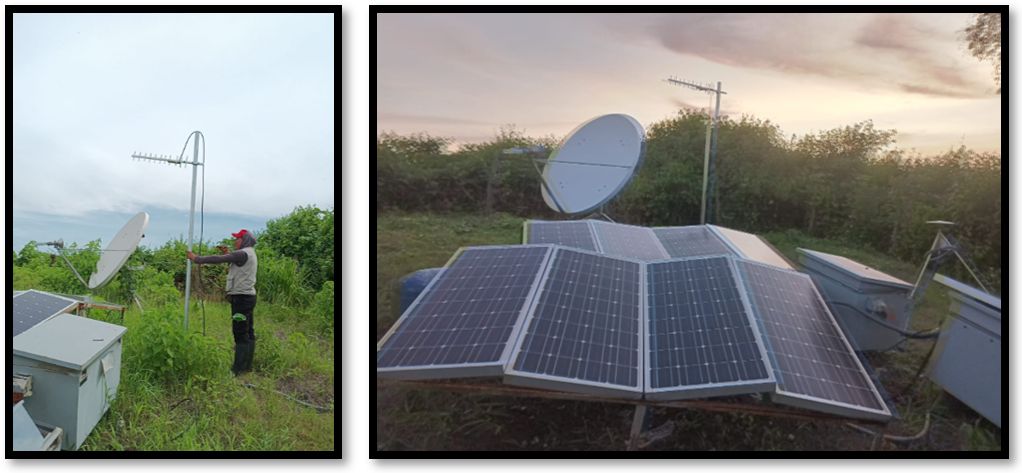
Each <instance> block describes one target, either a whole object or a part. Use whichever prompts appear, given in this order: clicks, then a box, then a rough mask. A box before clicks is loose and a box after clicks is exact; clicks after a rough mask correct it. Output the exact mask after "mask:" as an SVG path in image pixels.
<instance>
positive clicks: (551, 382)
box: [504, 246, 646, 399]
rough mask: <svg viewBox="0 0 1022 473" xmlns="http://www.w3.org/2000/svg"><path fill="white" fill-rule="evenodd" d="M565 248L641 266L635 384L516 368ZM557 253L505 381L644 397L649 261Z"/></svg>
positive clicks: (524, 324) (534, 303)
mask: <svg viewBox="0 0 1022 473" xmlns="http://www.w3.org/2000/svg"><path fill="white" fill-rule="evenodd" d="M562 251H574V252H576V253H583V254H588V255H593V256H600V257H603V258H609V259H614V260H619V261H627V262H629V263H635V264H637V265H639V271H638V274H639V307H638V309H639V310H638V315H639V320H638V322H639V330H638V336H639V340H638V342H637V346H636V350H637V351H638V353H636V355H637V356H636V358H635V359H636V363H637V365H638V366H636V369H637V372H636V378H635V381H636V383H635V386H623V385H620V384H613V383H601V382H595V381H588V380H583V379H576V378H566V377H563V376H555V375H548V374H542V373H531V372H527V371H519V370H517V369H515V363H517V361H518V358H519V357H520V356H521V355H522V345H523V344H524V343H525V339H526V335H527V334H528V328H529V326H530V325H532V321H533V319H534V318H535V315H536V308H537V306H538V305H539V300H540V298H541V297H542V295H543V290H544V288H545V287H546V283H547V280H548V279H549V276H550V271H552V270H553V266H554V258H556V257H557V255H559V254H560V252H562ZM554 253H555V255H554V256H552V257H551V258H550V263H549V264H548V265H547V271H546V273H545V274H544V275H543V279H542V281H540V286H539V287H540V290H539V291H537V293H536V294H535V297H533V299H532V304H531V307H530V308H529V311H528V316H527V317H526V320H525V322H524V323H522V324H521V327H520V329H521V330H520V332H519V334H518V339H517V340H516V341H515V344H514V350H513V354H512V356H511V359H510V360H508V363H507V367H506V368H505V370H504V383H506V384H510V385H513V386H523V387H529V388H540V389H551V390H559V391H567V392H576V393H582V394H591V395H597V396H602V395H605V396H615V397H621V398H625V399H642V387H643V371H644V370H643V360H644V358H643V356H642V354H643V353H644V352H645V351H646V345H645V338H646V335H645V318H646V310H645V309H646V267H645V266H646V263H645V262H644V261H641V260H637V259H634V258H624V257H619V256H612V255H607V254H603V253H599V252H596V251H589V250H582V249H578V248H569V247H565V246H557V247H556V248H555V249H554Z"/></svg>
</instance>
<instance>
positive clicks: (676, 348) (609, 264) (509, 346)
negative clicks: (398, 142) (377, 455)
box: [377, 221, 890, 420]
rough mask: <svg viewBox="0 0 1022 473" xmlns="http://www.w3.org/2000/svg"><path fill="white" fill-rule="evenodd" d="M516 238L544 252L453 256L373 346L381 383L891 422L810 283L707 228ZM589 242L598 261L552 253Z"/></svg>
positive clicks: (556, 230)
mask: <svg viewBox="0 0 1022 473" xmlns="http://www.w3.org/2000/svg"><path fill="white" fill-rule="evenodd" d="M586 229H590V230H592V233H587V231H586ZM528 235H529V236H528V241H530V242H535V241H553V242H556V243H557V244H530V245H521V246H507V247H475V248H468V249H464V250H462V251H460V252H459V253H458V254H456V255H455V257H454V258H452V260H451V262H450V263H449V264H448V266H447V267H446V268H445V269H444V270H443V271H442V272H441V273H440V274H439V275H438V276H437V277H436V278H434V280H433V281H432V282H431V283H430V285H429V286H427V287H426V289H425V290H424V291H423V292H422V293H421V294H420V295H419V297H418V299H416V301H415V303H413V304H412V306H411V307H409V309H408V310H407V311H405V313H404V314H403V315H402V316H401V318H400V319H399V320H398V322H397V323H396V324H395V326H394V327H392V328H391V330H390V332H388V334H387V335H386V336H384V338H383V339H382V340H381V341H380V343H379V344H378V347H377V371H378V373H379V374H380V375H381V376H392V377H402V378H451V377H465V376H500V375H503V376H504V380H505V382H508V383H512V384H521V385H527V386H532V387H541V388H547V389H559V390H565V391H576V392H584V393H592V394H598V395H610V396H615V397H630V398H638V397H642V396H645V397H646V398H648V399H657V400H668V399H684V398H693V397H711V396H725V395H736V394H748V393H757V392H770V393H771V394H772V397H773V399H775V400H776V401H777V402H782V403H786V404H789V405H793V406H797V407H803V408H808V409H814V410H820V411H824V412H829V413H833V414H838V415H844V416H850V417H863V418H870V419H879V420H886V419H889V418H890V410H889V409H888V408H887V407H886V405H885V404H884V401H883V400H882V399H881V397H880V395H879V393H878V391H877V389H876V387H875V386H874V384H873V382H872V381H871V380H870V378H869V375H868V374H867V373H866V371H865V370H864V368H863V365H862V363H861V362H860V361H859V359H858V358H857V357H856V355H855V352H854V351H853V349H852V347H851V346H850V345H849V344H848V342H847V340H846V338H845V337H844V335H843V333H842V332H841V329H840V327H839V326H838V325H837V323H836V321H835V320H834V318H833V317H832V316H831V314H830V312H829V310H828V309H827V307H826V305H825V303H824V302H823V299H822V298H821V297H820V296H819V293H818V292H817V290H816V287H815V285H814V284H813V282H812V280H811V279H810V278H809V277H808V276H806V275H804V274H800V273H797V272H794V271H790V270H786V269H779V268H777V267H775V266H772V265H771V264H768V263H763V262H756V261H751V260H746V259H744V257H735V256H732V255H730V254H728V253H729V252H730V250H731V249H732V248H734V247H733V246H731V244H729V243H726V240H724V239H723V238H722V237H721V236H720V235H719V234H718V233H717V232H716V231H715V230H714V227H705V226H704V227H675V228H668V229H656V230H650V229H648V228H644V227H633V226H629V225H618V224H611V223H606V222H597V221H588V222H549V223H538V224H537V223H536V222H530V225H529V233H528ZM587 236H589V237H592V239H591V240H589V241H591V242H592V243H594V246H595V247H596V248H598V249H599V251H592V250H587V249H579V248H568V247H566V246H560V245H563V244H565V243H569V244H570V243H571V242H574V243H575V244H578V245H580V246H584V245H585V244H586V243H585V242H586V241H587V240H586V237H587ZM661 241H663V242H665V243H664V244H661ZM724 250H727V253H724V254H723V255H709V256H706V255H702V256H689V257H686V258H675V259H668V256H677V255H681V254H685V255H692V254H695V253H713V252H718V251H724ZM771 251H772V250H771ZM618 253H626V254H628V255H629V256H631V257H625V256H621V255H618ZM743 256H744V255H743ZM766 259H771V258H766ZM651 260H653V261H651ZM775 263H776V262H775Z"/></svg>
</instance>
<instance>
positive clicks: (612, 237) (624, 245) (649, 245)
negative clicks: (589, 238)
mask: <svg viewBox="0 0 1022 473" xmlns="http://www.w3.org/2000/svg"><path fill="white" fill-rule="evenodd" d="M592 224H593V230H594V231H595V233H596V244H597V246H599V247H600V251H601V252H602V253H605V254H608V255H611V256H621V257H625V258H633V259H637V260H641V261H654V260H661V259H667V258H668V255H667V252H666V251H664V247H663V246H661V245H660V240H658V239H657V237H656V235H655V234H654V233H653V231H652V230H650V229H649V228H647V227H637V226H634V225H623V224H620V223H610V222H601V221H599V220H593V222H592Z"/></svg>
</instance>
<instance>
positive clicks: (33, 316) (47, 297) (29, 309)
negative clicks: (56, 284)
mask: <svg viewBox="0 0 1022 473" xmlns="http://www.w3.org/2000/svg"><path fill="white" fill-rule="evenodd" d="M76 304H77V302H75V301H73V300H71V299H67V298H65V297H60V296H55V295H53V294H48V293H45V292H40V291H36V290H28V291H25V292H22V293H21V294H17V295H15V296H14V336H18V335H20V334H21V333H22V332H24V331H26V330H28V329H30V328H32V327H35V326H36V325H39V324H40V323H42V322H43V321H45V320H47V319H49V318H50V317H53V316H54V315H57V314H61V313H64V312H65V311H67V310H68V309H70V308H72V307H74V306H75V305H76Z"/></svg>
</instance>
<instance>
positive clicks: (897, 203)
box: [376, 111, 1001, 291]
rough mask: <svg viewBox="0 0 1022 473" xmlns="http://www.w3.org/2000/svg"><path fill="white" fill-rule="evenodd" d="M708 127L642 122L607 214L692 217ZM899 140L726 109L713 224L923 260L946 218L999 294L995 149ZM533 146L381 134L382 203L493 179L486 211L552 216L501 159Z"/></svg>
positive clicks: (512, 159) (681, 118)
mask: <svg viewBox="0 0 1022 473" xmlns="http://www.w3.org/2000/svg"><path fill="white" fill-rule="evenodd" d="M705 130H706V122H705V116H703V115H700V114H698V113H695V112H693V111H681V112H679V114H678V115H677V116H676V117H673V118H670V119H666V120H663V121H660V122H657V123H654V124H652V125H650V126H649V127H648V128H647V130H646V134H647V136H646V140H647V142H646V154H645V157H644V161H643V165H642V167H641V168H640V170H639V172H638V174H637V175H636V177H635V178H634V180H633V181H632V182H631V183H630V184H629V185H628V187H627V188H626V189H625V191H624V192H623V193H622V194H621V195H620V196H619V197H618V198H617V199H615V200H614V201H613V202H612V203H611V204H610V205H609V206H608V207H607V209H606V210H607V212H608V213H609V214H610V215H612V216H613V217H614V218H615V219H616V220H618V221H621V222H626V223H635V224H642V225H685V224H693V223H698V220H699V208H700V198H701V194H700V192H701V189H702V173H703V168H702V166H703V143H704V141H703V140H704V138H705ZM896 137H897V134H896V132H895V131H894V130H881V129H877V128H875V127H874V126H873V124H872V123H871V122H869V121H866V122H862V123H856V124H853V125H849V126H846V127H842V128H837V129H833V130H826V131H821V132H818V133H812V134H807V135H804V136H797V137H796V136H792V137H790V138H786V137H785V135H784V134H783V133H782V131H781V130H780V128H779V127H778V126H777V125H775V124H773V123H771V122H770V121H769V120H762V119H758V118H755V117H749V116H743V117H741V118H739V119H732V118H727V117H725V118H724V119H723V120H722V123H721V128H720V140H719V152H718V161H717V175H718V179H717V193H716V195H715V197H714V199H715V200H714V202H715V204H716V209H717V212H716V217H715V218H714V223H717V224H719V225H723V226H728V227H732V228H737V229H741V230H746V231H752V232H757V233H764V232H771V231H784V230H790V229H796V230H799V231H801V232H803V233H804V234H806V235H808V236H812V237H819V238H828V239H841V240H845V241H849V242H852V243H854V244H856V245H859V246H861V247H863V248H868V249H872V250H876V251H879V252H882V253H885V254H887V255H890V256H892V257H895V258H897V259H900V260H904V261H914V262H921V261H922V258H923V255H924V254H925V252H926V251H927V250H928V249H929V246H930V244H931V243H932V241H933V236H934V234H935V233H936V228H935V227H934V226H932V225H927V224H926V223H925V222H926V221H928V220H950V221H953V222H956V223H957V224H958V225H957V227H955V229H954V234H955V235H956V236H957V237H958V239H959V240H960V241H962V243H963V244H964V246H965V248H967V249H968V250H969V252H970V254H971V256H972V258H973V259H974V260H975V261H976V263H977V265H978V266H979V267H980V270H981V273H982V276H983V277H984V280H985V282H988V283H989V285H990V286H992V287H993V288H994V290H996V291H999V290H1000V282H1001V273H1000V271H1001V157H1000V155H997V154H989V153H977V152H975V151H972V150H969V149H966V148H964V147H959V148H957V149H950V150H948V151H947V152H946V153H944V154H941V155H938V156H918V155H910V154H909V153H907V152H905V151H904V150H901V149H898V148H897V147H896V141H895V139H896ZM536 144H544V145H547V146H549V145H551V144H553V140H552V139H551V138H549V137H547V138H532V137H527V136H524V135H523V134H522V133H520V132H517V131H515V130H514V129H503V130H501V132H500V133H499V134H498V135H497V136H496V137H495V138H494V139H493V140H491V141H489V142H486V143H481V144H469V145H464V146H462V147H460V148H459V149H457V150H453V151H452V150H451V149H450V145H451V140H450V139H447V138H442V137H433V136H429V135H426V134H416V135H410V136H401V135H396V134H392V133H383V134H381V135H379V136H378V137H377V141H376V209H377V211H381V210H383V211H386V210H402V211H431V212H477V211H484V210H487V205H488V204H487V198H486V196H487V186H488V184H489V185H490V186H491V190H490V192H491V193H492V196H493V197H492V201H491V204H490V205H491V209H492V210H495V211H499V212H506V213H509V214H512V215H517V216H525V217H532V218H543V217H547V218H556V216H555V215H554V214H553V213H552V212H551V211H550V210H548V209H547V207H546V205H545V204H544V203H543V200H542V198H541V196H540V193H539V181H538V176H537V175H536V170H535V168H534V165H533V163H532V162H531V160H530V158H529V157H526V156H523V155H501V154H500V151H501V150H503V149H505V148H509V147H514V146H531V145H536ZM949 266H950V265H949ZM942 271H943V269H942ZM948 271H951V272H952V273H953V274H956V275H959V276H960V277H963V278H964V279H967V278H965V277H964V275H961V274H960V273H955V272H954V270H953V269H951V268H948Z"/></svg>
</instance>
